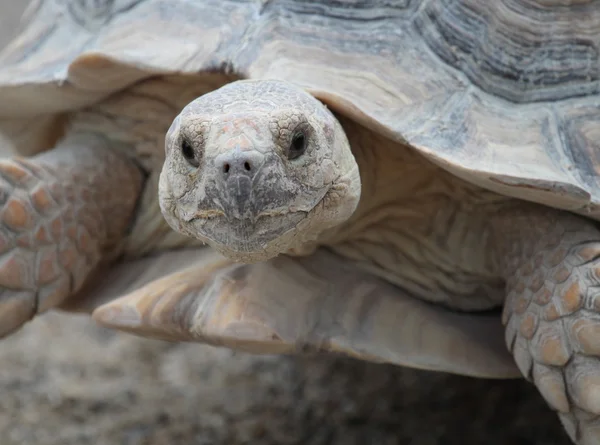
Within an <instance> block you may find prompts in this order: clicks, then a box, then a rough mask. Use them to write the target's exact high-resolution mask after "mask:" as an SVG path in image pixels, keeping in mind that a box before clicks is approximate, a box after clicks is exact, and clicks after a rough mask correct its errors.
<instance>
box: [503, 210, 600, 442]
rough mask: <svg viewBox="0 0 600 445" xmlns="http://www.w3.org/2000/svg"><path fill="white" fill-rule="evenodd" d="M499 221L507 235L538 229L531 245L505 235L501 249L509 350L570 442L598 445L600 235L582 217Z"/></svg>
mask: <svg viewBox="0 0 600 445" xmlns="http://www.w3.org/2000/svg"><path fill="white" fill-rule="evenodd" d="M557 216H562V218H561V217H557ZM497 223H498V224H499V225H501V226H503V228H504V230H506V228H507V227H515V226H516V225H519V224H524V225H528V224H533V225H532V227H535V229H534V232H533V233H532V235H533V236H532V237H531V238H530V239H529V240H528V241H529V242H527V241H526V240H523V239H518V240H515V239H514V238H512V237H509V238H508V239H507V241H508V242H507V243H506V245H504V246H502V247H501V249H500V250H501V252H500V253H501V254H502V258H504V259H505V261H504V267H505V269H506V273H507V276H508V277H509V280H508V283H507V289H508V297H507V301H506V304H505V306H504V313H503V323H504V324H505V325H506V342H507V346H508V347H509V349H510V350H511V351H512V352H513V354H514V356H515V360H516V362H517V364H518V366H519V369H520V370H521V372H522V373H523V375H524V376H525V377H526V378H527V379H529V380H532V381H533V382H534V383H535V384H536V386H537V387H538V389H539V390H540V392H541V394H542V396H543V397H544V398H545V399H546V401H547V402H548V404H549V405H550V406H551V407H552V408H553V409H555V410H556V411H558V413H559V416H560V419H561V421H562V422H563V424H564V426H565V428H566V430H567V432H568V433H569V435H570V436H571V438H572V439H573V441H576V442H577V443H580V444H583V445H593V444H597V443H598V442H599V441H600V419H599V415H600V398H599V391H600V389H599V388H600V386H599V385H600V371H599V365H600V361H599V358H600V348H599V346H598V343H599V341H598V339H599V336H600V314H599V312H600V301H599V300H598V298H599V297H600V291H599V289H600V261H599V258H600V232H599V231H598V229H597V228H596V227H594V225H593V224H591V223H587V222H583V221H581V219H580V218H577V217H569V216H568V215H556V214H553V213H550V212H544V211H542V212H541V214H537V215H536V214H533V215H531V214H527V213H525V212H524V213H523V214H521V215H519V216H517V217H513V218H512V219H511V220H508V219H507V218H506V217H500V218H499V220H498V221H497ZM513 235H514V234H513ZM511 241H516V242H511Z"/></svg>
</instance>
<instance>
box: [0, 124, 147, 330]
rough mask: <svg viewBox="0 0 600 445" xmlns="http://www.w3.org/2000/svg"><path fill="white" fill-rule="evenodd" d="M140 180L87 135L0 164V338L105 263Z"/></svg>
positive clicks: (126, 162) (108, 146)
mask: <svg viewBox="0 0 600 445" xmlns="http://www.w3.org/2000/svg"><path fill="white" fill-rule="evenodd" d="M142 182H143V175H142V172H141V171H140V170H139V168H138V167H137V166H136V165H135V163H134V162H132V161H131V160H130V159H128V158H127V157H126V156H125V155H124V154H123V153H121V152H120V151H119V150H117V149H115V147H114V146H113V144H112V143H111V142H109V141H107V140H106V139H104V138H103V137H101V136H99V135H94V134H76V135H71V136H69V137H67V138H66V139H65V140H63V141H62V142H60V143H59V145H58V146H57V147H56V148H54V149H52V150H50V151H48V152H45V153H43V154H40V155H38V156H35V157H32V158H27V159H24V158H13V159H8V160H2V161H0V205H1V210H0V337H3V336H5V335H8V334H10V333H11V332H14V331H15V330H16V329H18V328H19V327H20V326H21V325H23V323H25V322H26V321H28V320H30V319H31V318H32V317H33V316H35V315H36V314H37V313H40V312H42V311H45V310H47V309H50V308H52V307H55V306H57V305H60V304H61V303H62V302H63V300H65V299H66V298H67V297H68V296H69V295H71V294H73V293H75V292H76V291H77V290H78V289H79V288H80V287H81V286H82V284H83V283H84V282H85V280H86V278H87V277H88V275H89V274H90V273H91V272H92V271H93V270H94V269H95V268H96V267H97V266H98V265H99V264H100V263H101V262H102V260H103V259H109V257H110V255H111V254H112V253H114V250H115V249H118V247H119V245H120V244H121V240H122V238H123V236H124V234H125V233H126V231H127V229H128V227H129V225H130V224H131V220H132V217H133V212H134V208H135V205H136V203H137V199H138V196H139V194H140V191H141V187H142Z"/></svg>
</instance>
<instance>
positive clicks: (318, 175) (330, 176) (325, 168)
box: [308, 159, 335, 188]
mask: <svg viewBox="0 0 600 445" xmlns="http://www.w3.org/2000/svg"><path fill="white" fill-rule="evenodd" d="M309 172H310V174H309V175H308V180H309V185H310V186H311V187H315V188H321V187H326V186H329V185H331V183H332V182H333V181H334V180H335V164H334V163H333V161H332V160H331V159H323V160H321V161H319V162H317V163H314V164H313V165H312V166H311V168H310V170H309Z"/></svg>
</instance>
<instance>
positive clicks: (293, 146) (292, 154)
mask: <svg viewBox="0 0 600 445" xmlns="http://www.w3.org/2000/svg"><path fill="white" fill-rule="evenodd" d="M306 146H307V143H306V136H305V135H304V133H302V132H298V133H296V134H295V135H294V137H293V138H292V142H291V143H290V148H289V150H288V159H290V160H292V159H296V158H299V157H300V156H302V155H303V154H304V152H305V151H306Z"/></svg>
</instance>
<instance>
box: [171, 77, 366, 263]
mask: <svg viewBox="0 0 600 445" xmlns="http://www.w3.org/2000/svg"><path fill="white" fill-rule="evenodd" d="M165 150H166V160H165V163H164V166H163V169H162V172H161V177H160V184H159V200H160V206H161V210H162V213H163V215H164V217H165V219H166V220H167V222H168V223H169V225H170V226H171V227H172V228H173V229H175V230H176V231H178V232H181V233H183V234H185V235H188V236H192V237H195V238H198V239H200V240H202V241H205V242H206V243H208V244H209V245H211V246H212V247H214V248H215V249H217V250H218V251H219V252H221V253H222V254H224V255H225V256H227V257H229V258H232V259H235V260H238V261H244V262H254V261H262V260H266V259H268V258H271V257H273V256H276V255H278V254H280V253H284V252H287V251H290V250H302V248H303V247H304V246H307V245H309V244H310V243H311V241H314V240H316V239H317V238H318V237H319V235H320V234H322V232H323V231H325V230H327V229H330V228H332V227H334V226H336V225H338V224H340V223H342V222H343V221H345V220H346V219H348V218H349V217H350V215H352V213H353V212H354V210H355V209H356V206H357V204H358V201H359V198H360V177H359V172H358V166H357V164H356V160H355V159H354V156H353V155H352V152H351V150H350V146H349V143H348V140H347V138H346V135H345V133H344V130H343V129H342V126H341V125H340V123H339V122H338V120H337V119H336V118H335V117H334V115H333V114H332V113H331V112H330V111H329V110H328V109H327V108H326V107H325V106H324V105H323V104H322V103H321V102H319V101H318V100H317V99H315V98H314V97H313V96H311V95H310V94H308V93H307V92H305V91H303V90H301V89H299V88H298V87H295V86H293V85H291V84H289V83H286V82H282V81H273V80H262V81H238V82H234V83H231V84H228V85H225V86H223V87H221V88H220V89H218V90H216V91H213V92H211V93H209V94H206V95H204V96H201V97H200V98H198V99H196V100H195V101H193V102H191V103H190V104H189V105H187V106H186V107H185V108H184V109H183V110H182V112H181V113H180V114H179V116H177V118H176V119H175V120H174V122H173V124H172V125H171V128H170V129H169V131H168V133H167V136H166V147H165Z"/></svg>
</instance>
